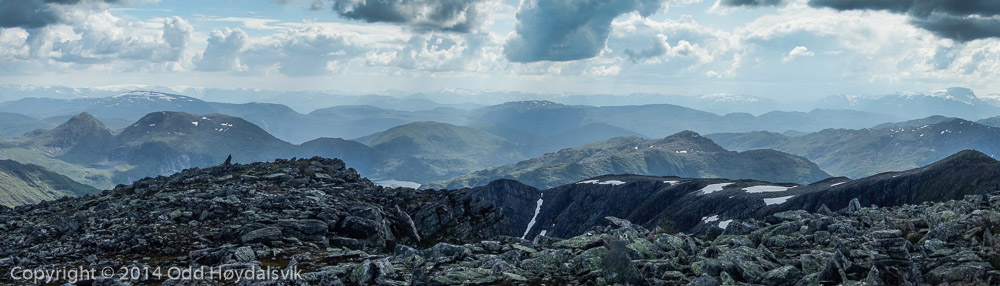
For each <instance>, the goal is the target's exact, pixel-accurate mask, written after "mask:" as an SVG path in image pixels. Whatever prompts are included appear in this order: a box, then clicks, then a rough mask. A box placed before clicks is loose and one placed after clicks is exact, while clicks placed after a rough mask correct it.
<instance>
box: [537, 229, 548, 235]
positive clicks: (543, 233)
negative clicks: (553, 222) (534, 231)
mask: <svg viewBox="0 0 1000 286" xmlns="http://www.w3.org/2000/svg"><path fill="white" fill-rule="evenodd" d="M548 232H549V231H547V230H544V229H543V230H542V231H541V232H539V233H538V236H545V234H546V233H548Z"/></svg>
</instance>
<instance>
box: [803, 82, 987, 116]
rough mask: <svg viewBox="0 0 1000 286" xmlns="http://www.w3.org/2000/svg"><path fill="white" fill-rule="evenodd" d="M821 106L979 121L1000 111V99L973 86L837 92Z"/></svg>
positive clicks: (823, 101)
mask: <svg viewBox="0 0 1000 286" xmlns="http://www.w3.org/2000/svg"><path fill="white" fill-rule="evenodd" d="M817 105H818V106H824V107H825V108H836V109H852V110H859V111H868V112H878V113H884V114H890V115H894V116H898V117H901V118H907V119H914V118H922V117H928V116H934V115H941V116H952V117H962V118H967V119H973V120H976V119H981V118H986V117H992V116H996V115H997V114H1000V102H998V101H996V100H995V97H993V96H986V97H983V98H980V97H977V96H976V94H975V93H974V92H973V91H972V90H971V89H968V88H962V87H952V88H947V89H942V90H936V91H931V92H922V93H895V94H888V95H882V96H848V95H835V96H829V97H826V98H824V99H822V100H820V101H819V102H818V104H817Z"/></svg>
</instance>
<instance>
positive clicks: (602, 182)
mask: <svg viewBox="0 0 1000 286" xmlns="http://www.w3.org/2000/svg"><path fill="white" fill-rule="evenodd" d="M577 184H597V185H612V186H617V185H624V184H625V182H622V181H619V180H607V181H600V180H586V181H580V182H578V183H577Z"/></svg>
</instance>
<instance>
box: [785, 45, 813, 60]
mask: <svg viewBox="0 0 1000 286" xmlns="http://www.w3.org/2000/svg"><path fill="white" fill-rule="evenodd" d="M815 55H816V53H813V52H812V51H810V50H809V48H806V47H804V46H797V47H795V48H794V49H792V50H791V51H789V52H788V55H787V56H785V57H784V58H781V62H783V63H787V62H790V61H792V60H794V59H795V58H797V57H811V56H815Z"/></svg>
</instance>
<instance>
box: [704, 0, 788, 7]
mask: <svg viewBox="0 0 1000 286" xmlns="http://www.w3.org/2000/svg"><path fill="white" fill-rule="evenodd" d="M787 3H788V2H787V1H786V0H719V3H718V5H723V6H730V7H752V6H781V5H785V4H787Z"/></svg>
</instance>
